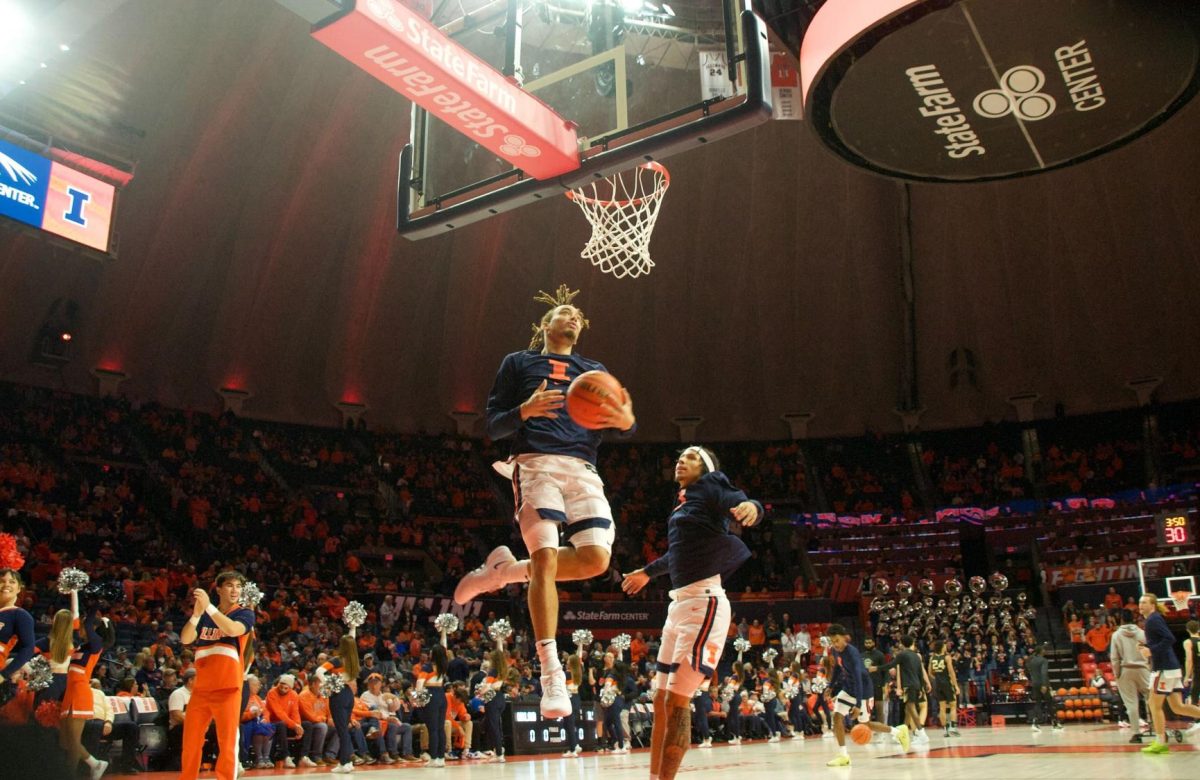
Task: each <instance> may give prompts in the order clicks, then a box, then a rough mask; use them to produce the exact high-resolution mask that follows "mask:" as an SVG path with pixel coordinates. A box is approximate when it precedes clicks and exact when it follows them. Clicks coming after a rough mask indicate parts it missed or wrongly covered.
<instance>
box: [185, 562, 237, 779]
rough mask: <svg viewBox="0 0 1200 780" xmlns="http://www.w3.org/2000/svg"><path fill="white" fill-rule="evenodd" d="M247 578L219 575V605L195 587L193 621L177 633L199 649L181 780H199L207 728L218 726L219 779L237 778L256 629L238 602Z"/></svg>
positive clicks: (188, 715)
mask: <svg viewBox="0 0 1200 780" xmlns="http://www.w3.org/2000/svg"><path fill="white" fill-rule="evenodd" d="M245 584H246V578H245V577H244V576H243V575H242V573H241V572H237V571H224V572H221V573H220V574H218V575H217V595H218V598H219V599H220V602H219V606H218V605H217V604H213V603H212V599H211V598H210V597H209V595H208V591H206V590H204V589H203V588H197V589H196V590H194V591H193V594H194V595H195V598H196V603H195V606H194V607H193V609H192V617H191V619H190V620H188V622H187V623H186V624H185V625H184V627H183V630H182V631H180V632H179V639H180V641H181V642H182V643H183V644H185V645H195V647H196V650H195V658H196V683H195V687H194V688H193V689H192V698H191V700H190V701H189V702H188V707H187V717H186V718H184V720H183V758H182V770H181V771H180V773H179V777H180V778H181V780H195V778H196V776H197V775H198V774H199V773H200V754H201V752H203V749H204V737H205V734H206V733H207V732H208V725H209V724H210V723H212V722H214V721H216V724H217V748H218V755H217V766H216V771H217V777H218V778H219V779H220V780H234V777H235V774H236V772H237V759H238V725H239V723H240V721H241V714H242V712H241V706H240V705H241V703H242V676H243V671H242V670H243V669H245V652H246V642H247V640H248V639H249V636H248V634H249V632H250V630H251V629H252V628H254V610H252V609H247V608H245V607H242V606H240V605H239V604H238V599H239V598H240V597H241V595H242V586H243V585H245Z"/></svg>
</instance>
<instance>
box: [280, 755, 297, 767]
mask: <svg viewBox="0 0 1200 780" xmlns="http://www.w3.org/2000/svg"><path fill="white" fill-rule="evenodd" d="M283 767H284V769H295V768H296V759H294V758H292V757H291V756H288V757H287V758H285V759H283Z"/></svg>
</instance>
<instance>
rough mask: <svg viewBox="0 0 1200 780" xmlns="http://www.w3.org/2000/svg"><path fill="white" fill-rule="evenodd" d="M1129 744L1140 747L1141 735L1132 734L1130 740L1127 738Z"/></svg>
mask: <svg viewBox="0 0 1200 780" xmlns="http://www.w3.org/2000/svg"><path fill="white" fill-rule="evenodd" d="M1129 744H1131V745H1140V744H1142V735H1141V734H1134V735H1133V736H1132V737H1130V738H1129Z"/></svg>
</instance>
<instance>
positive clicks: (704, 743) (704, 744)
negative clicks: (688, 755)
mask: <svg viewBox="0 0 1200 780" xmlns="http://www.w3.org/2000/svg"><path fill="white" fill-rule="evenodd" d="M698 747H702V748H710V747H712V737H705V738H704V739H702V740H700V744H699V745H698Z"/></svg>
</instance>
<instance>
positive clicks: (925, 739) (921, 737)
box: [904, 726, 929, 745]
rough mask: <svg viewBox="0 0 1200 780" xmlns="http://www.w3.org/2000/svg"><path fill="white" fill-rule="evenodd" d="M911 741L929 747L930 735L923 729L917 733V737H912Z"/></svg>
mask: <svg viewBox="0 0 1200 780" xmlns="http://www.w3.org/2000/svg"><path fill="white" fill-rule="evenodd" d="M904 728H906V729H907V728H908V726H905V727H904ZM910 739H911V741H912V742H914V743H916V744H918V745H928V744H929V734H928V732H926V731H925V729H921V730H920V731H918V732H917V735H916V736H915V737H911V738H910Z"/></svg>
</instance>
